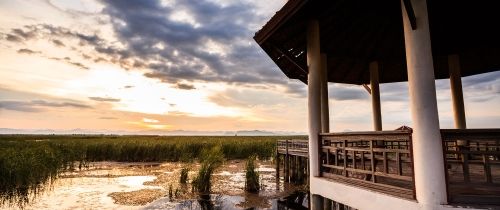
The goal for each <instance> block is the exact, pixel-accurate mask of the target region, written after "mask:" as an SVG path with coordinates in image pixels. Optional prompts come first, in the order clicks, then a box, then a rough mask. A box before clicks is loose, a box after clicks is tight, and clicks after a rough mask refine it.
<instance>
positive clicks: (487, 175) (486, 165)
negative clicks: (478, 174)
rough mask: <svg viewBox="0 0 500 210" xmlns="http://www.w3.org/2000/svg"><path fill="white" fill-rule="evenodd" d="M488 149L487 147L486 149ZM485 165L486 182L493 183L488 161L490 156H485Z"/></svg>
mask: <svg viewBox="0 0 500 210" xmlns="http://www.w3.org/2000/svg"><path fill="white" fill-rule="evenodd" d="M486 148H487V147H486ZM483 164H484V175H485V176H486V182H487V183H492V180H491V167H490V163H489V160H488V155H486V154H483Z"/></svg>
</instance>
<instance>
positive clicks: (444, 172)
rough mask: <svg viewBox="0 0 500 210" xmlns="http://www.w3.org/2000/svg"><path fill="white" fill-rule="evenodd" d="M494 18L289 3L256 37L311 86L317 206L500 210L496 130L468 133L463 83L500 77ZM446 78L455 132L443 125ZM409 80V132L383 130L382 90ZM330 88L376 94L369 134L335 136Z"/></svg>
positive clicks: (464, 10) (469, 10)
mask: <svg viewBox="0 0 500 210" xmlns="http://www.w3.org/2000/svg"><path fill="white" fill-rule="evenodd" d="M498 11H500V1H493V0H485V1H474V2H471V1H452V0H429V1H426V0H401V1H396V0H387V1H360V0H328V1H321V0H289V1H288V2H287V3H286V4H285V5H284V6H283V8H282V9H281V10H280V11H278V12H277V13H276V14H275V15H274V16H273V17H272V18H271V19H270V20H269V21H268V22H267V23H266V24H265V25H264V26H263V28H262V29H261V30H260V31H258V32H257V33H256V34H255V37H254V39H255V41H256V42H257V43H258V44H259V45H260V46H261V47H262V49H264V51H265V52H266V53H267V54H268V55H269V57H271V58H272V60H273V61H274V62H275V63H276V65H277V66H278V67H279V68H280V69H281V71H283V73H284V74H285V75H287V76H288V77H289V78H291V79H298V80H300V81H302V82H304V83H306V84H307V86H308V113H309V142H308V144H309V145H308V148H309V165H310V173H309V174H310V177H309V180H310V192H311V194H312V195H313V196H312V201H313V202H312V204H311V207H312V209H322V208H323V207H324V208H326V209H329V208H331V206H330V205H329V202H330V201H332V200H333V201H336V202H340V203H343V204H345V205H347V206H351V207H353V208H357V209H453V208H457V206H468V207H471V206H472V207H475V208H483V207H485V206H489V207H491V206H493V207H500V168H499V167H500V161H499V157H500V152H499V148H500V145H499V142H500V129H467V127H466V118H465V111H464V101H463V93H462V83H461V78H462V77H465V76H470V75H476V74H482V73H487V72H492V71H498V70H500V38H499V33H498V31H499V27H498V25H500V17H499V16H498ZM445 78H449V79H450V84H451V95H452V104H453V110H454V119H455V128H456V129H446V130H443V129H440V127H439V117H438V110H437V99H436V86H435V80H436V79H445ZM402 81H407V82H408V86H409V93H410V94H409V95H410V111H411V120H412V128H413V129H412V130H399V131H383V130H382V117H381V111H380V110H381V108H380V92H379V83H391V82H402ZM328 82H333V83H345V84H358V85H366V86H370V88H368V89H370V92H371V96H372V110H373V124H374V131H367V132H350V133H330V132H329V119H328V116H329V115H328V112H329V111H328V109H329V105H328V88H327V86H328ZM323 201H324V202H323Z"/></svg>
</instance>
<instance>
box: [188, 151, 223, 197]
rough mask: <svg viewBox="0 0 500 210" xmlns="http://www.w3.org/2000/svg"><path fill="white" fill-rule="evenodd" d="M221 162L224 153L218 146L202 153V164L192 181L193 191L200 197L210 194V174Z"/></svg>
mask: <svg viewBox="0 0 500 210" xmlns="http://www.w3.org/2000/svg"><path fill="white" fill-rule="evenodd" d="M223 162H224V153H222V149H221V147H220V146H215V147H213V148H211V149H207V150H204V151H203V152H202V162H201V167H200V169H199V170H198V175H197V176H196V177H195V178H194V179H193V183H192V186H193V191H196V192H197V193H199V194H200V195H208V194H210V188H211V182H210V181H211V179H212V174H213V173H214V171H215V169H217V168H218V167H219V166H221V165H222V163H223Z"/></svg>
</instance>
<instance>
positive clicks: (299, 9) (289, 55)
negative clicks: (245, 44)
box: [254, 0, 500, 84]
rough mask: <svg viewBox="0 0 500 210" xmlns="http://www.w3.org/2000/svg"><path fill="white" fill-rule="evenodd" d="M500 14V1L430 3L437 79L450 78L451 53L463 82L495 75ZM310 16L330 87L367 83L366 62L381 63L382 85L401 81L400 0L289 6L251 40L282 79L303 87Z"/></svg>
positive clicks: (293, 1) (305, 0)
mask: <svg viewBox="0 0 500 210" xmlns="http://www.w3.org/2000/svg"><path fill="white" fill-rule="evenodd" d="M499 9H500V1H474V2H471V1H453V0H439V1H438V0H430V1H428V11H429V22H430V30H431V40H432V41H431V42H432V51H433V56H434V70H435V76H436V79H443V78H448V77H449V73H448V56H449V55H452V54H455V55H458V56H459V59H460V67H461V72H462V76H469V75H475V74H480V73H486V72H491V71H496V70H499V69H500V34H499V33H498V32H499V29H498V26H499V25H500V17H499V16H498V15H497V11H498V10H499ZM312 18H314V19H317V20H318V21H319V24H320V37H321V51H322V53H325V54H327V61H328V66H327V68H328V80H329V81H330V82H336V83H348V84H366V83H369V71H368V65H369V63H370V62H372V61H377V62H378V63H379V65H380V66H379V71H380V82H381V83H389V82H400V81H407V74H406V72H407V71H406V57H405V49H404V36H403V23H402V13H401V2H400V0H385V1H362V0H329V1H322V0H289V1H288V2H287V3H286V5H285V6H284V7H283V8H282V9H281V10H280V11H278V12H277V13H276V15H275V16H273V17H272V18H271V20H270V21H269V22H268V23H267V24H266V25H264V27H263V28H262V29H261V30H260V31H258V32H257V33H256V34H255V37H254V39H255V40H256V41H257V43H258V44H259V45H260V46H261V47H262V48H263V49H264V51H266V53H267V54H268V55H269V56H270V57H271V58H272V59H273V60H274V62H275V63H276V64H277V65H278V66H279V68H280V69H281V70H282V71H283V73H285V74H286V75H287V76H288V77H289V78H291V79H299V80H301V81H303V82H305V83H306V82H307V61H306V54H307V52H306V31H307V30H306V29H307V27H306V25H307V22H308V21H309V20H310V19H312ZM416 18H417V19H418V18H419V17H416ZM418 27H419V26H418V24H417V28H418Z"/></svg>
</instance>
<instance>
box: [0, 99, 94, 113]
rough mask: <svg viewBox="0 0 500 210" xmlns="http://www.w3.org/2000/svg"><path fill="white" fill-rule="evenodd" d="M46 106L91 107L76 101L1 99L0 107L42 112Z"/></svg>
mask: <svg viewBox="0 0 500 210" xmlns="http://www.w3.org/2000/svg"><path fill="white" fill-rule="evenodd" d="M44 108H77V109H90V108H92V107H91V106H88V105H85V104H80V103H75V102H50V101H45V100H32V101H13V100H5V101H0V109H6V110H12V111H20V112H42V111H45V109H44Z"/></svg>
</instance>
